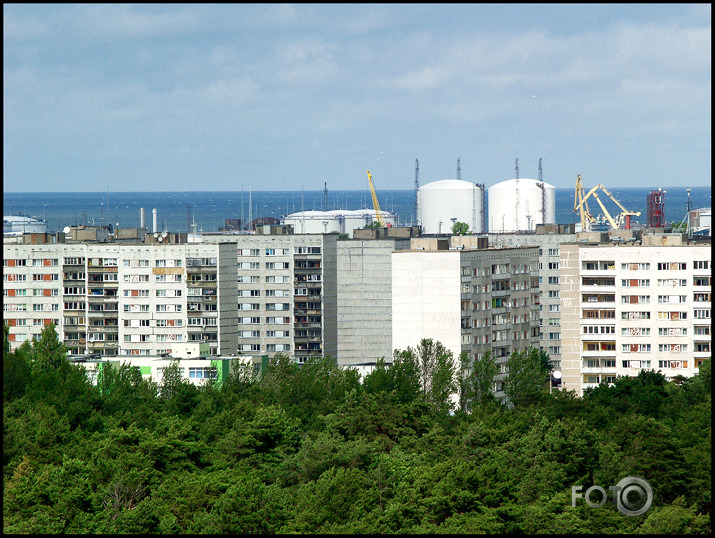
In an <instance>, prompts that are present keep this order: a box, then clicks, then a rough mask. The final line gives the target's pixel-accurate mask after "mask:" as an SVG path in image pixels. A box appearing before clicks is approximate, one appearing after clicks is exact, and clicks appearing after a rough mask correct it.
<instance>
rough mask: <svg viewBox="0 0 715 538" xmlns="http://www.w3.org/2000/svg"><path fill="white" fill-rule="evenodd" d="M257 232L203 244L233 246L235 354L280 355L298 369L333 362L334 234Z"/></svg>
mask: <svg viewBox="0 0 715 538" xmlns="http://www.w3.org/2000/svg"><path fill="white" fill-rule="evenodd" d="M258 232H259V233H257V234H255V235H254V234H204V235H203V239H202V240H203V242H204V243H218V244H226V243H229V244H232V245H233V247H232V248H233V249H234V257H235V258H236V266H235V271H236V277H235V278H236V281H237V296H238V298H237V311H238V316H237V318H238V319H237V327H238V350H239V351H240V352H243V353H261V354H267V355H269V356H270V357H273V356H275V354H276V353H285V354H288V355H290V356H292V357H294V358H295V360H296V362H298V363H299V364H302V363H304V362H305V361H306V360H308V359H310V358H316V357H322V356H324V355H330V356H331V357H335V356H336V353H337V330H336V319H337V287H336V286H337V285H336V264H337V259H336V242H337V240H338V234H295V235H294V234H292V233H290V228H289V227H284V226H278V227H275V226H264V227H260V228H259V230H258ZM271 232H274V233H271Z"/></svg>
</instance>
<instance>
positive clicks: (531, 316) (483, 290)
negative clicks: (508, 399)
mask: <svg viewBox="0 0 715 538" xmlns="http://www.w3.org/2000/svg"><path fill="white" fill-rule="evenodd" d="M478 239H479V238H477V237H473V238H460V240H461V241H463V244H462V245H461V246H460V247H459V248H455V247H452V248H449V247H447V248H445V246H446V245H444V244H442V243H440V242H439V241H437V242H435V241H430V240H429V239H427V240H423V239H413V240H412V243H411V250H410V251H404V252H403V251H396V252H394V253H393V255H392V279H393V287H392V315H393V328H392V335H393V336H392V347H393V348H395V349H406V348H407V347H413V348H414V347H416V346H417V345H418V344H419V342H420V340H421V339H423V338H431V339H433V340H439V341H440V342H441V343H442V344H443V345H444V346H445V347H446V348H447V349H448V350H450V351H451V352H452V354H453V356H454V359H455V361H457V360H458V358H459V356H460V354H461V353H462V352H465V353H466V354H467V357H468V358H469V359H472V360H473V359H476V358H479V357H481V356H483V354H485V353H487V352H492V354H493V356H494V357H495V358H496V362H497V364H498V365H499V367H500V373H499V376H498V378H497V380H496V384H495V387H494V388H495V395H496V397H498V398H503V397H504V393H503V385H502V382H503V379H504V377H505V376H506V374H507V372H508V361H509V356H510V355H511V354H512V353H513V352H514V351H517V350H525V349H528V348H530V347H532V346H533V347H538V345H539V311H538V307H539V287H538V248H537V247H519V248H500V249H492V248H487V249H483V248H479V246H478V245H477V244H476V243H477V242H478ZM470 241H474V243H475V244H474V245H471V246H470V245H469V242H470ZM434 246H436V249H432V250H430V247H434ZM421 249H423V250H421Z"/></svg>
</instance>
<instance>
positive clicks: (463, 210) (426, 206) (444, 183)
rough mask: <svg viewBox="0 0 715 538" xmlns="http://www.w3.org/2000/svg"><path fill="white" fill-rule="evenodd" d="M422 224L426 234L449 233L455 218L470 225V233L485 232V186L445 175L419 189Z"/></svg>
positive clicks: (455, 220) (456, 220)
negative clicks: (447, 177)
mask: <svg viewBox="0 0 715 538" xmlns="http://www.w3.org/2000/svg"><path fill="white" fill-rule="evenodd" d="M417 197H418V205H419V211H420V225H421V226H422V232H423V233H425V234H448V233H451V232H452V225H453V222H464V223H466V224H468V225H469V231H470V233H484V229H483V226H482V222H483V220H484V189H483V188H482V186H480V185H477V184H476V183H470V182H469V181H463V180H461V179H442V180H440V181H433V182H432V183H427V184H425V185H422V186H421V187H420V188H419V189H418V191H417Z"/></svg>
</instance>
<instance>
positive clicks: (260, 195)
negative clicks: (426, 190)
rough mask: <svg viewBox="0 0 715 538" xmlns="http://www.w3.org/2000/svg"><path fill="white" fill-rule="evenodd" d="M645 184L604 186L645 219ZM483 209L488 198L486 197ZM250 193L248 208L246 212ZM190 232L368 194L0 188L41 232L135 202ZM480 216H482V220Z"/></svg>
mask: <svg viewBox="0 0 715 538" xmlns="http://www.w3.org/2000/svg"><path fill="white" fill-rule="evenodd" d="M651 190H652V189H650V188H624V189H609V191H610V192H611V193H612V194H613V196H614V197H615V198H616V200H618V201H619V202H620V203H621V204H622V205H623V206H624V207H625V208H627V209H628V210H630V211H640V212H641V216H640V217H638V218H637V219H635V220H637V221H639V222H641V223H643V224H645V223H646V222H647V214H648V213H647V197H648V193H649V192H650V191H651ZM664 190H665V191H666V194H665V220H666V222H673V221H674V222H680V221H681V220H683V217H684V216H685V213H686V211H687V201H688V196H687V192H686V190H685V188H684V187H664ZM711 192H712V189H711V188H710V187H694V188H692V190H691V193H690V199H691V203H692V207H693V209H696V208H700V207H711ZM378 195H379V202H380V207H381V209H383V210H385V211H394V212H396V213H397V214H398V218H399V223H400V224H404V225H409V224H412V223H414V221H415V217H414V214H415V193H414V191H413V190H403V191H381V192H379V193H378ZM555 196H556V222H558V223H560V224H566V223H572V222H578V221H579V217H578V215H577V214H576V213H574V212H573V203H574V191H573V189H556V193H555ZM486 198H487V199H486V205H487V213H488V212H489V198H488V196H487V197H486ZM249 199H250V203H251V207H252V210H251V211H249ZM601 199H602V200H604V205H605V206H606V208H607V209H608V210H609V211H610V212H611V214H613V215H617V214H618V213H620V210H619V209H618V208H617V206H616V205H615V204H614V203H613V202H612V201H611V200H608V199H606V198H605V197H603V196H602V197H601ZM187 206H190V207H191V214H192V217H193V219H194V220H195V222H196V225H197V230H199V231H201V230H203V231H205V232H215V231H218V229H219V227H222V226H224V224H225V223H224V219H242V221H243V222H247V221H248V218H249V215H250V216H251V217H252V218H253V219H256V218H259V217H274V218H280V217H281V216H283V215H287V214H290V213H294V212H297V211H302V210H305V211H308V210H323V209H327V210H332V209H362V208H372V198H371V196H370V192H369V191H368V190H365V191H328V195H327V206H326V204H325V196H324V193H323V191H303V192H301V191H253V192H251V193H250V194H249V192H248V191H244V192H241V191H221V192H219V191H205V192H145V193H142V192H109V193H107V192H62V193H51V192H48V193H7V192H4V193H3V214H4V215H18V214H22V215H26V216H32V217H37V218H42V219H45V220H47V228H48V231H57V230H61V229H62V228H64V227H65V226H71V225H77V224H89V225H91V224H94V225H100V224H108V223H110V222H111V223H112V224H113V225H114V226H116V225H117V223H119V226H121V227H137V226H139V221H140V208H142V207H143V208H144V211H145V224H146V226H147V227H148V228H151V227H152V222H153V221H152V218H153V217H152V209H154V208H156V209H157V221H158V225H159V228H161V229H162V230H168V231H172V232H185V231H187V224H188V210H187ZM589 207H590V209H591V212H592V213H593V214H594V215H597V214H599V213H600V212H601V211H600V209H599V207H598V204H595V203H593V204H589ZM487 222H489V221H488V220H487Z"/></svg>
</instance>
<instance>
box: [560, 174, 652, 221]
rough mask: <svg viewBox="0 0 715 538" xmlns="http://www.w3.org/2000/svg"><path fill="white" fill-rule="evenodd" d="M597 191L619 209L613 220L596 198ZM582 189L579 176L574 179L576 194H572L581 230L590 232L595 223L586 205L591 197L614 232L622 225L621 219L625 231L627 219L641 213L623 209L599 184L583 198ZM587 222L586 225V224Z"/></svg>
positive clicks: (594, 218)
mask: <svg viewBox="0 0 715 538" xmlns="http://www.w3.org/2000/svg"><path fill="white" fill-rule="evenodd" d="M597 189H601V190H602V191H603V192H604V193H605V194H606V196H608V197H609V198H610V199H611V200H613V202H614V203H615V204H616V205H617V206H618V207H620V208H621V213H620V215H618V216H617V217H616V218H615V219H614V218H613V217H612V216H611V214H610V213H609V212H608V210H607V209H606V206H604V205H603V202H601V199H600V198H599V197H598V193H597V192H596V190H597ZM583 193H584V188H583V184H582V183H581V176H580V175H579V176H577V177H576V192H575V194H574V207H573V210H574V213H575V212H576V211H579V212H580V214H581V229H582V230H584V231H586V230H587V229H588V230H590V228H591V224H593V223H594V222H596V221H597V219H596V217H594V216H593V215H591V212H590V211H589V210H588V203H587V200H588V199H589V198H590V197H591V196H593V197H594V198H595V199H596V202H598V205H600V206H601V209H603V214H604V216H605V217H606V219H607V220H608V223H609V224H610V225H611V228H612V229H614V230H618V229H620V227H621V225H622V224H623V219H626V223H627V224H626V229H628V228H630V226H629V224H630V220H629V217H631V216H635V217H637V216H639V215H640V214H641V213H640V211H628V210H627V209H626V208H625V207H623V206H622V205H621V203H620V202H619V201H618V200H616V199H615V198H614V197H613V195H612V194H611V193H610V192H608V191H607V190H606V187H604V186H603V185H601V184H600V183H599V184H598V185H596V186H595V187H594V188H592V189H591V190H590V191H588V194H586V195H585V196H584V194H583ZM587 221H588V224H586V222H587Z"/></svg>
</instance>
